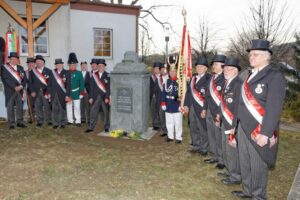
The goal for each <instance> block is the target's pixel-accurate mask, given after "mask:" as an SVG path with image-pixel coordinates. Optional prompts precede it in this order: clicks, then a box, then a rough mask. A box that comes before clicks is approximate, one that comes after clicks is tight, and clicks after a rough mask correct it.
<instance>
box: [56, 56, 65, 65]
mask: <svg viewBox="0 0 300 200" xmlns="http://www.w3.org/2000/svg"><path fill="white" fill-rule="evenodd" d="M57 64H64V62H63V60H62V59H61V58H57V59H55V63H54V65H57Z"/></svg>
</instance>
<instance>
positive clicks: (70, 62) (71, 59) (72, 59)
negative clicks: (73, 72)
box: [68, 52, 78, 64]
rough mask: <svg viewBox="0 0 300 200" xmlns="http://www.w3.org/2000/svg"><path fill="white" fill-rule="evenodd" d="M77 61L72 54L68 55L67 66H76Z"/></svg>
mask: <svg viewBox="0 0 300 200" xmlns="http://www.w3.org/2000/svg"><path fill="white" fill-rule="evenodd" d="M77 63H78V60H77V56H76V54H75V53H74V52H72V53H70V54H69V59H68V64H77Z"/></svg>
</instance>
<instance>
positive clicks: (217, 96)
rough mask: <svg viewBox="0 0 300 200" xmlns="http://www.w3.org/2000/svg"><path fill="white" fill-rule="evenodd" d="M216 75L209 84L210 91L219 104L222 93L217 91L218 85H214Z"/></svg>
mask: <svg viewBox="0 0 300 200" xmlns="http://www.w3.org/2000/svg"><path fill="white" fill-rule="evenodd" d="M214 86H215V85H214V76H213V77H212V78H211V81H210V84H209V91H210V95H211V96H212V98H213V100H214V102H215V103H216V104H217V105H218V106H219V105H220V103H221V100H220V98H219V97H220V93H219V92H218V91H217V89H216V87H214Z"/></svg>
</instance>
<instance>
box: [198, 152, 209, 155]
mask: <svg viewBox="0 0 300 200" xmlns="http://www.w3.org/2000/svg"><path fill="white" fill-rule="evenodd" d="M199 154H200V155H201V156H207V154H208V153H207V152H205V151H199Z"/></svg>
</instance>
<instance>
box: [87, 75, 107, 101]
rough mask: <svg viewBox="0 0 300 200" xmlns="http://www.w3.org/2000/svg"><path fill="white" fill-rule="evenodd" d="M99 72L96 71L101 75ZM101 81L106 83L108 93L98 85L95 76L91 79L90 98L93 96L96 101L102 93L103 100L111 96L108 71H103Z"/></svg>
mask: <svg viewBox="0 0 300 200" xmlns="http://www.w3.org/2000/svg"><path fill="white" fill-rule="evenodd" d="M99 74H100V73H99V72H95V75H96V76H98V77H99ZM101 81H102V83H103V84H104V85H105V89H106V93H104V92H103V91H102V90H101V89H100V88H99V87H98V85H97V83H96V82H95V79H94V77H92V78H91V80H90V93H89V98H92V99H93V100H94V101H95V100H96V99H97V96H98V95H100V96H101V98H102V100H104V99H106V98H107V99H108V98H109V96H110V77H109V73H107V72H106V71H104V72H103V74H102V76H101Z"/></svg>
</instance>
